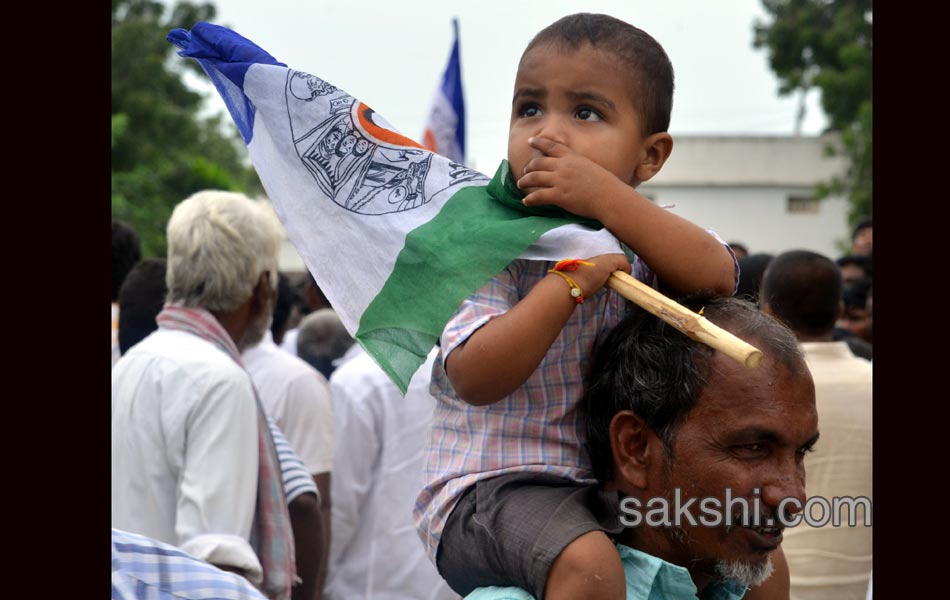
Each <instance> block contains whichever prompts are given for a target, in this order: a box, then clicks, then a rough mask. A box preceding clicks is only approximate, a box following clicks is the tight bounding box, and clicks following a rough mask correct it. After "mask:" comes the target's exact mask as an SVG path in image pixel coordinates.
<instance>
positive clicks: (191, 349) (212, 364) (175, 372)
mask: <svg viewBox="0 0 950 600" xmlns="http://www.w3.org/2000/svg"><path fill="white" fill-rule="evenodd" d="M142 376H151V377H154V378H161V379H168V380H172V378H174V377H181V378H185V379H187V380H188V381H189V382H190V383H191V384H194V385H199V386H201V387H207V386H215V385H220V384H221V383H223V382H232V383H239V382H248V383H249V380H248V376H247V373H246V372H245V371H244V369H242V368H241V366H240V365H238V364H237V363H236V362H234V360H232V359H231V357H229V356H228V355H227V354H225V353H224V352H222V351H221V350H219V349H218V348H217V347H216V346H215V345H214V344H212V343H210V342H207V341H205V340H203V339H201V338H199V337H198V336H196V335H192V334H190V333H187V332H184V331H169V330H163V329H159V330H157V331H154V332H153V333H151V334H150V335H149V336H148V337H146V338H145V339H144V340H142V341H141V342H139V343H138V344H136V345H135V346H133V347H132V348H131V349H130V350H129V351H128V352H127V353H126V354H125V355H123V356H122V358H121V359H119V362H118V363H116V365H115V367H114V368H113V370H112V377H113V382H121V381H123V380H125V379H127V378H129V377H131V378H134V379H138V378H140V377H142Z"/></svg>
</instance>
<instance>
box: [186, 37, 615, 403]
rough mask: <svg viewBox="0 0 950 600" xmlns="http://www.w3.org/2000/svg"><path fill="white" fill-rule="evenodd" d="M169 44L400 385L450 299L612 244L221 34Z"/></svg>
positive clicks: (312, 263)
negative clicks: (197, 76)
mask: <svg viewBox="0 0 950 600" xmlns="http://www.w3.org/2000/svg"><path fill="white" fill-rule="evenodd" d="M168 40H169V41H170V42H172V43H174V44H175V45H176V46H178V47H179V48H180V51H179V54H180V55H181V56H185V57H191V58H194V59H195V60H197V61H198V63H199V64H200V65H201V67H202V68H203V69H204V70H205V72H206V73H207V74H208V76H209V77H210V78H211V80H212V82H213V83H214V85H215V87H216V88H217V90H218V92H219V93H220V94H221V97H222V98H223V99H224V102H225V105H226V106H227V107H228V111H229V112H230V113H231V117H232V119H233V120H234V123H235V124H236V125H237V127H238V130H240V132H241V136H242V137H243V138H244V142H245V143H246V144H247V147H248V152H249V153H250V156H251V161H252V162H253V164H254V168H255V169H256V170H257V173H258V175H259V176H260V179H261V183H262V184H263V185H264V189H265V190H266V191H267V194H268V196H269V197H270V199H271V201H272V202H273V203H274V209H275V210H276V212H277V216H278V217H279V218H280V220H281V221H282V222H283V224H284V227H285V229H286V230H287V235H288V237H289V238H290V241H291V242H292V243H293V244H294V246H295V247H296V248H297V251H298V253H299V254H300V257H301V258H302V259H303V261H304V263H305V264H306V266H307V269H308V270H309V271H310V272H311V274H312V275H313V277H314V280H315V281H316V282H317V285H319V286H320V289H321V290H322V291H323V292H324V294H325V295H326V297H327V299H328V300H329V301H330V304H331V305H332V306H333V308H334V310H335V311H336V312H337V314H338V315H339V316H340V320H341V321H342V322H343V325H344V326H345V327H346V329H347V331H349V332H350V334H351V335H353V337H354V338H355V339H356V340H357V342H359V344H360V345H361V346H363V348H364V349H366V351H367V352H368V353H369V354H370V355H371V356H372V357H373V359H374V360H375V361H376V362H377V363H378V364H379V366H380V367H382V369H383V370H384V371H386V373H387V374H388V375H389V376H390V377H391V378H392V380H393V382H394V383H395V384H396V385H397V386H398V387H399V388H400V389H401V390H402V391H403V392H404V393H405V390H406V387H407V385H408V383H409V380H410V378H411V377H412V374H413V373H414V372H415V371H416V370H417V369H418V368H419V366H420V365H421V364H422V363H423V362H424V361H425V358H426V356H427V355H428V353H429V350H430V349H431V348H432V347H433V346H434V345H435V343H436V341H437V340H438V338H439V336H440V334H441V333H442V329H443V328H444V326H445V324H446V323H447V322H448V320H449V319H450V318H451V316H452V314H453V313H454V312H455V310H456V309H457V307H458V306H459V304H461V302H462V300H464V299H465V298H466V297H467V296H468V295H470V294H471V293H472V292H474V291H475V290H477V289H478V288H479V287H481V286H482V285H484V284H485V283H486V282H488V281H489V280H490V279H491V278H492V277H493V276H495V275H496V274H497V273H499V272H501V271H502V270H503V269H504V268H505V267H506V266H507V265H508V264H509V263H510V262H511V261H512V260H513V259H515V258H518V257H519V256H520V257H522V258H527V259H534V260H558V259H561V258H565V257H570V256H596V255H598V254H603V253H606V252H620V251H621V250H620V246H619V243H618V242H617V241H616V239H615V238H614V237H613V236H612V235H610V234H609V233H608V232H607V230H606V229H603V227H602V226H601V225H600V224H599V223H595V222H591V221H588V220H585V219H581V218H580V217H577V216H575V215H570V214H569V213H566V212H565V211H563V210H561V209H560V208H558V207H554V206H547V207H535V208H533V209H530V210H529V209H526V208H525V207H524V206H523V205H522V203H521V197H522V195H521V193H520V192H519V190H518V189H517V187H516V186H515V184H514V181H513V179H512V178H511V177H510V176H509V173H508V165H507V163H506V162H502V164H501V166H500V167H499V168H498V171H497V172H496V173H495V177H493V178H491V179H490V178H489V177H487V176H485V175H483V174H482V173H479V172H477V171H474V170H472V169H469V168H467V167H465V166H464V165H462V164H460V163H458V162H456V161H453V160H451V159H449V158H446V157H444V156H441V155H438V154H435V153H433V152H431V151H429V150H426V149H425V148H423V147H422V146H421V145H420V144H418V143H417V142H414V141H413V140H411V139H409V138H407V137H405V136H403V135H401V134H400V133H398V132H397V131H396V130H395V129H394V128H393V127H392V126H391V125H390V124H389V123H388V122H387V121H386V120H385V119H383V118H382V117H381V116H380V115H379V114H378V113H376V112H375V111H373V109H371V108H370V107H369V106H367V105H365V104H364V103H362V102H361V101H359V100H358V99H356V98H353V97H352V96H350V95H349V94H347V93H346V92H344V91H343V90H341V89H339V88H337V87H336V86H335V85H333V84H331V83H329V82H327V81H324V80H323V79H320V78H319V77H316V76H314V75H311V74H309V73H306V72H304V71H298V70H295V69H292V68H290V67H288V66H287V65H285V64H283V63H281V62H278V61H277V60H276V59H275V58H274V57H273V56H271V55H270V54H268V53H267V52H266V51H264V50H263V49H262V48H260V47H259V46H257V45H256V44H254V43H253V42H251V41H250V40H247V39H245V38H243V37H241V36H240V35H238V34H237V33H235V32H234V31H231V30H229V29H226V28H224V27H221V26H219V25H213V24H210V23H198V24H196V25H195V26H194V27H193V28H192V29H191V30H190V31H187V30H184V29H175V30H173V31H171V32H170V33H169V35H168Z"/></svg>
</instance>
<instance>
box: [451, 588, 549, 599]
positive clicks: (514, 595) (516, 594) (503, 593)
mask: <svg viewBox="0 0 950 600" xmlns="http://www.w3.org/2000/svg"><path fill="white" fill-rule="evenodd" d="M465 600H535V599H534V596H532V595H531V594H529V593H528V592H526V591H524V590H523V589H521V588H517V587H497V586H492V587H481V588H477V589H476V590H475V591H473V592H472V593H471V594H469V595H468V596H465Z"/></svg>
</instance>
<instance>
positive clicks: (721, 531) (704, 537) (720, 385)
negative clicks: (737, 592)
mask: <svg viewBox="0 0 950 600" xmlns="http://www.w3.org/2000/svg"><path fill="white" fill-rule="evenodd" d="M817 435H818V416H817V412H816V409H815V388H814V384H813V382H812V379H811V376H810V375H809V374H808V373H807V372H805V373H802V374H799V375H795V374H793V373H790V372H789V371H788V370H787V369H786V368H785V367H783V366H780V365H779V366H774V367H773V366H771V365H768V366H767V364H763V365H761V366H760V367H758V368H755V369H749V368H746V367H744V366H742V365H739V364H738V363H736V362H735V361H733V360H732V359H730V358H727V357H724V356H723V355H721V354H719V353H717V355H716V356H715V358H714V363H713V371H712V374H711V376H710V381H709V383H708V385H707V386H706V389H705V391H704V392H703V394H702V395H701V396H700V398H699V400H698V401H697V403H696V406H695V407H694V409H693V410H692V411H691V412H690V413H689V416H688V417H687V419H686V421H685V422H684V423H683V424H682V425H681V426H680V428H679V429H678V430H677V432H676V437H675V439H674V442H673V449H672V457H671V458H670V459H669V460H668V462H667V463H666V464H664V465H660V466H659V467H658V469H657V470H656V472H655V474H651V475H654V476H653V480H654V481H657V480H658V481H660V482H662V483H661V485H660V488H659V489H661V490H663V491H664V493H666V492H669V494H668V495H669V496H672V490H674V489H676V488H679V489H680V490H681V494H682V498H683V499H684V501H685V499H688V498H692V497H695V498H698V499H700V500H701V499H702V498H706V497H715V498H718V499H719V500H720V503H721V506H726V488H730V489H731V497H733V498H745V499H746V501H747V502H748V505H749V507H750V510H749V515H750V518H751V515H752V514H753V511H754V506H755V504H754V502H753V501H754V498H755V497H756V494H755V493H754V491H753V490H755V489H756V488H758V489H759V490H760V492H759V495H758V498H759V503H760V507H761V508H760V511H759V512H760V514H761V515H763V516H769V517H772V518H773V519H774V518H775V516H776V515H777V514H778V513H777V509H778V505H779V503H780V502H781V500H782V499H784V498H787V497H795V498H797V499H798V500H799V501H800V502H801V503H802V504H804V502H805V468H804V464H803V458H804V455H805V452H807V451H808V450H809V449H810V448H811V446H812V445H813V444H814V442H815V441H816V439H817ZM654 493H655V491H654ZM700 500H697V502H696V505H698V504H699V501H700ZM724 510H725V509H724ZM732 512H733V514H735V512H741V509H740V507H739V506H738V505H736V507H735V510H734V511H732ZM693 514H694V515H696V518H697V519H698V518H699V517H700V516H701V515H702V513H701V512H700V511H699V510H698V508H697V507H696V506H694V510H693ZM737 521H738V520H737ZM762 523H763V526H761V527H759V528H754V527H748V526H742V525H735V526H732V527H727V526H726V525H725V524H723V525H722V526H718V527H705V526H703V525H702V524H699V525H697V526H696V527H691V526H690V524H689V523H684V526H683V528H682V529H680V530H679V531H675V530H669V529H664V530H663V531H664V532H665V535H666V537H667V542H668V544H669V546H668V549H669V555H668V557H667V560H670V561H671V562H674V563H676V564H680V565H683V566H687V567H688V568H690V569H691V570H693V569H698V570H699V571H700V572H704V573H708V574H710V575H711V576H713V577H716V572H717V571H719V572H722V566H723V565H725V564H731V565H740V566H742V567H750V568H751V569H752V571H755V569H756V568H764V567H765V566H766V563H767V562H768V557H769V554H770V553H771V552H772V551H773V550H775V548H776V547H777V546H778V545H779V543H780V542H781V541H782V533H781V524H777V525H776V526H775V527H772V528H768V527H765V526H764V520H763V521H762Z"/></svg>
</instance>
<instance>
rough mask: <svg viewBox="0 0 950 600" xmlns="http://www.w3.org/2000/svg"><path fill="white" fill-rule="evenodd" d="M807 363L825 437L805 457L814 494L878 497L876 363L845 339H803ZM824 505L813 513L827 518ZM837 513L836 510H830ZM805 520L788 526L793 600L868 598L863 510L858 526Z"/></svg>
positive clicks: (807, 485) (785, 545) (868, 563)
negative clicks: (874, 477)
mask: <svg viewBox="0 0 950 600" xmlns="http://www.w3.org/2000/svg"><path fill="white" fill-rule="evenodd" d="M801 346H802V349H803V350H804V351H805V362H806V363H807V364H808V369H809V370H810V371H811V375H812V378H814V380H815V403H816V406H817V409H818V429H819V431H820V432H821V437H820V438H819V440H818V443H817V444H815V451H814V452H811V453H809V454H807V455H806V456H805V492H806V493H807V495H808V497H809V498H814V497H816V496H821V497H822V498H825V499H826V500H828V502H829V503H831V502H832V498H835V497H838V498H840V497H844V496H849V497H852V498H857V497H859V496H864V497H867V498H868V499H871V373H872V370H871V362H870V361H867V360H864V359H863V358H858V357H857V356H855V355H854V354H852V353H851V350H849V349H848V345H847V343H845V342H803V343H802V344H801ZM821 512H822V510H821V509H814V510H813V511H812V515H813V516H814V517H815V518H818V517H821ZM827 512H828V513H829V514H828V515H827V516H828V517H830V516H831V514H833V513H834V512H835V511H832V510H831V508H830V507H828V511H827ZM838 512H840V514H841V517H842V519H843V520H844V522H843V523H842V526H841V527H833V526H832V524H831V523H830V522H829V523H828V524H827V525H825V526H824V527H809V526H808V525H807V524H805V523H802V524H800V525H799V526H797V527H791V528H788V529H786V530H785V538H784V540H783V541H782V548H783V549H784V551H785V556H786V558H787V559H788V568H789V573H790V576H791V579H790V584H791V599H792V600H805V599H807V600H822V599H828V600H839V599H841V598H857V599H860V598H864V597H865V594H866V592H867V589H868V584H869V583H870V579H871V554H872V553H871V527H865V526H864V516H865V515H864V509H858V510H857V521H858V523H857V527H849V526H848V524H847V517H848V509H842V510H841V511H838Z"/></svg>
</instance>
